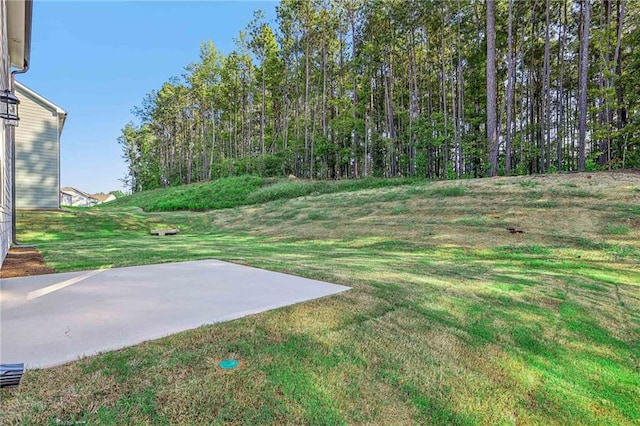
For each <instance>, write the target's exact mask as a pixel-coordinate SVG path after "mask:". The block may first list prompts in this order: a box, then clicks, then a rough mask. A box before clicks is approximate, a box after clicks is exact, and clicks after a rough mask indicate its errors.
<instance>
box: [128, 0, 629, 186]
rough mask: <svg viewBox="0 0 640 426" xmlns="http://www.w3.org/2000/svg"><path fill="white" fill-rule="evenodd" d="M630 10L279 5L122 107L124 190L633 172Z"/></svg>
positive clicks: (582, 2)
mask: <svg viewBox="0 0 640 426" xmlns="http://www.w3.org/2000/svg"><path fill="white" fill-rule="evenodd" d="M638 23H640V2H638V1H635V0H629V1H627V0H594V1H589V0H531V1H517V0H495V1H494V0H486V1H477V0H450V1H441V0H397V1H396V0H282V1H281V2H280V4H279V5H278V6H277V19H276V22H275V23H270V22H267V20H266V19H265V17H264V14H263V13H262V12H261V11H257V12H255V13H254V17H253V19H252V20H251V22H249V23H248V24H247V25H246V28H245V29H244V30H243V31H241V32H240V33H239V34H238V36H237V38H236V39H235V46H236V48H235V50H233V51H232V52H230V53H228V54H223V53H221V52H219V51H218V50H217V49H216V47H215V45H214V43H213V42H211V41H209V42H206V43H202V45H201V47H200V57H199V58H198V60H196V61H195V62H193V63H192V64H189V65H188V66H186V67H185V70H184V73H183V75H182V76H180V77H174V78H171V79H169V81H167V82H166V83H164V84H163V85H162V87H161V88H159V89H158V90H153V91H151V92H150V93H149V94H147V95H146V96H145V98H144V99H143V101H142V103H141V105H140V106H139V107H136V108H135V109H134V112H135V115H136V117H137V118H138V120H139V122H138V123H136V124H134V123H128V124H127V125H126V126H125V127H124V128H123V129H122V133H121V136H120V137H119V138H118V142H119V143H120V144H121V146H122V149H123V156H124V159H125V161H126V162H127V165H128V175H127V176H126V178H125V180H126V183H127V185H128V186H129V187H130V188H131V190H132V191H140V190H146V189H153V188H157V187H163V186H169V185H179V184H188V183H192V182H196V181H203V180H209V179H215V178H219V177H223V176H230V175H239V174H246V173H252V174H259V175H262V176H278V175H289V174H293V175H295V176H298V177H304V178H311V179H344V178H357V177H362V176H380V177H395V176H405V177H406V176H420V177H426V178H432V179H455V178H463V177H482V176H495V175H512V174H529V173H548V172H557V171H573V170H582V171H583V170H591V169H596V168H602V169H611V168H621V167H622V168H624V167H640V55H639V54H638V50H639V49H640V29H639V27H638Z"/></svg>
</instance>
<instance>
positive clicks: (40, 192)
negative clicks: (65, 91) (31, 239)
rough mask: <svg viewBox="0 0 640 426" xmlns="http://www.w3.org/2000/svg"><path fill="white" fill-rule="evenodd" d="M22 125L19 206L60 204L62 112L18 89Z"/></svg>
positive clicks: (18, 161) (18, 153) (18, 150)
mask: <svg viewBox="0 0 640 426" xmlns="http://www.w3.org/2000/svg"><path fill="white" fill-rule="evenodd" d="M16 96H17V97H18V99H20V106H19V108H20V109H19V113H20V125H19V127H17V128H16V131H15V132H16V208H19V209H24V208H26V209H33V208H44V209H57V208H59V207H60V198H59V193H60V180H59V179H60V170H59V167H60V144H59V128H58V113H57V111H56V110H55V109H52V108H51V107H50V106H48V105H46V104H44V103H42V102H41V101H40V100H39V99H37V98H35V97H33V96H32V95H31V94H29V93H25V92H24V91H22V90H21V89H20V88H16Z"/></svg>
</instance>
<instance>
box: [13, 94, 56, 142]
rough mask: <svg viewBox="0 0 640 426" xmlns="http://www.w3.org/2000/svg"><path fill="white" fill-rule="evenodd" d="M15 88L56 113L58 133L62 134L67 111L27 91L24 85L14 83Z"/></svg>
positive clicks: (39, 95)
mask: <svg viewBox="0 0 640 426" xmlns="http://www.w3.org/2000/svg"><path fill="white" fill-rule="evenodd" d="M15 87H16V89H18V90H19V91H21V92H24V93H26V94H27V95H29V96H31V97H33V98H35V99H37V100H38V101H40V102H41V103H43V104H44V105H45V106H46V107H48V108H49V109H50V110H51V111H52V112H56V113H57V114H58V123H59V132H58V133H62V128H63V127H64V122H65V120H66V119H67V111H65V110H64V109H62V108H60V107H59V106H58V105H56V104H54V103H53V102H51V101H50V100H49V99H47V98H45V97H44V96H42V95H41V94H39V93H37V92H35V91H33V90H32V89H29V88H28V87H27V86H25V85H24V84H22V83H20V82H19V81H16V82H15Z"/></svg>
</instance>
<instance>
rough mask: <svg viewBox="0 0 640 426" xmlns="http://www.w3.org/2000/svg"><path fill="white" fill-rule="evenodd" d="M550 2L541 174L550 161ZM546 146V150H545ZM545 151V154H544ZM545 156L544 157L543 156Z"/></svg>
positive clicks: (546, 45) (546, 33) (547, 24)
mask: <svg viewBox="0 0 640 426" xmlns="http://www.w3.org/2000/svg"><path fill="white" fill-rule="evenodd" d="M550 14H551V0H547V5H546V13H545V15H546V27H545V33H544V88H543V91H544V122H543V125H544V129H545V135H544V138H545V140H544V141H543V142H542V143H541V144H540V154H541V158H540V170H541V171H542V173H544V172H545V171H546V169H547V168H548V167H549V165H550V159H551V87H550V86H551V64H550V60H551V58H550V54H549V50H550V47H549V44H550V37H549V30H550V27H551V19H550ZM545 146H546V149H545ZM545 151H546V152H545ZM545 154H546V155H545Z"/></svg>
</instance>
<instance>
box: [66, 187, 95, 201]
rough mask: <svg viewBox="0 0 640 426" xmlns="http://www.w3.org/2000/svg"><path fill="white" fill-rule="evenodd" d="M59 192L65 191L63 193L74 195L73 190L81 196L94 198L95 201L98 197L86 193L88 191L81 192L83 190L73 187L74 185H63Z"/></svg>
mask: <svg viewBox="0 0 640 426" xmlns="http://www.w3.org/2000/svg"><path fill="white" fill-rule="evenodd" d="M60 192H63V193H65V194H69V195H74V192H75V193H76V194H79V195H82V196H83V197H85V198H93V199H94V200H96V201H97V200H98V199H97V198H96V197H94V196H93V195H91V194H88V193H86V192H83V191H80V190H79V189H76V188H74V187H72V186H65V187H62V188H60Z"/></svg>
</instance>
